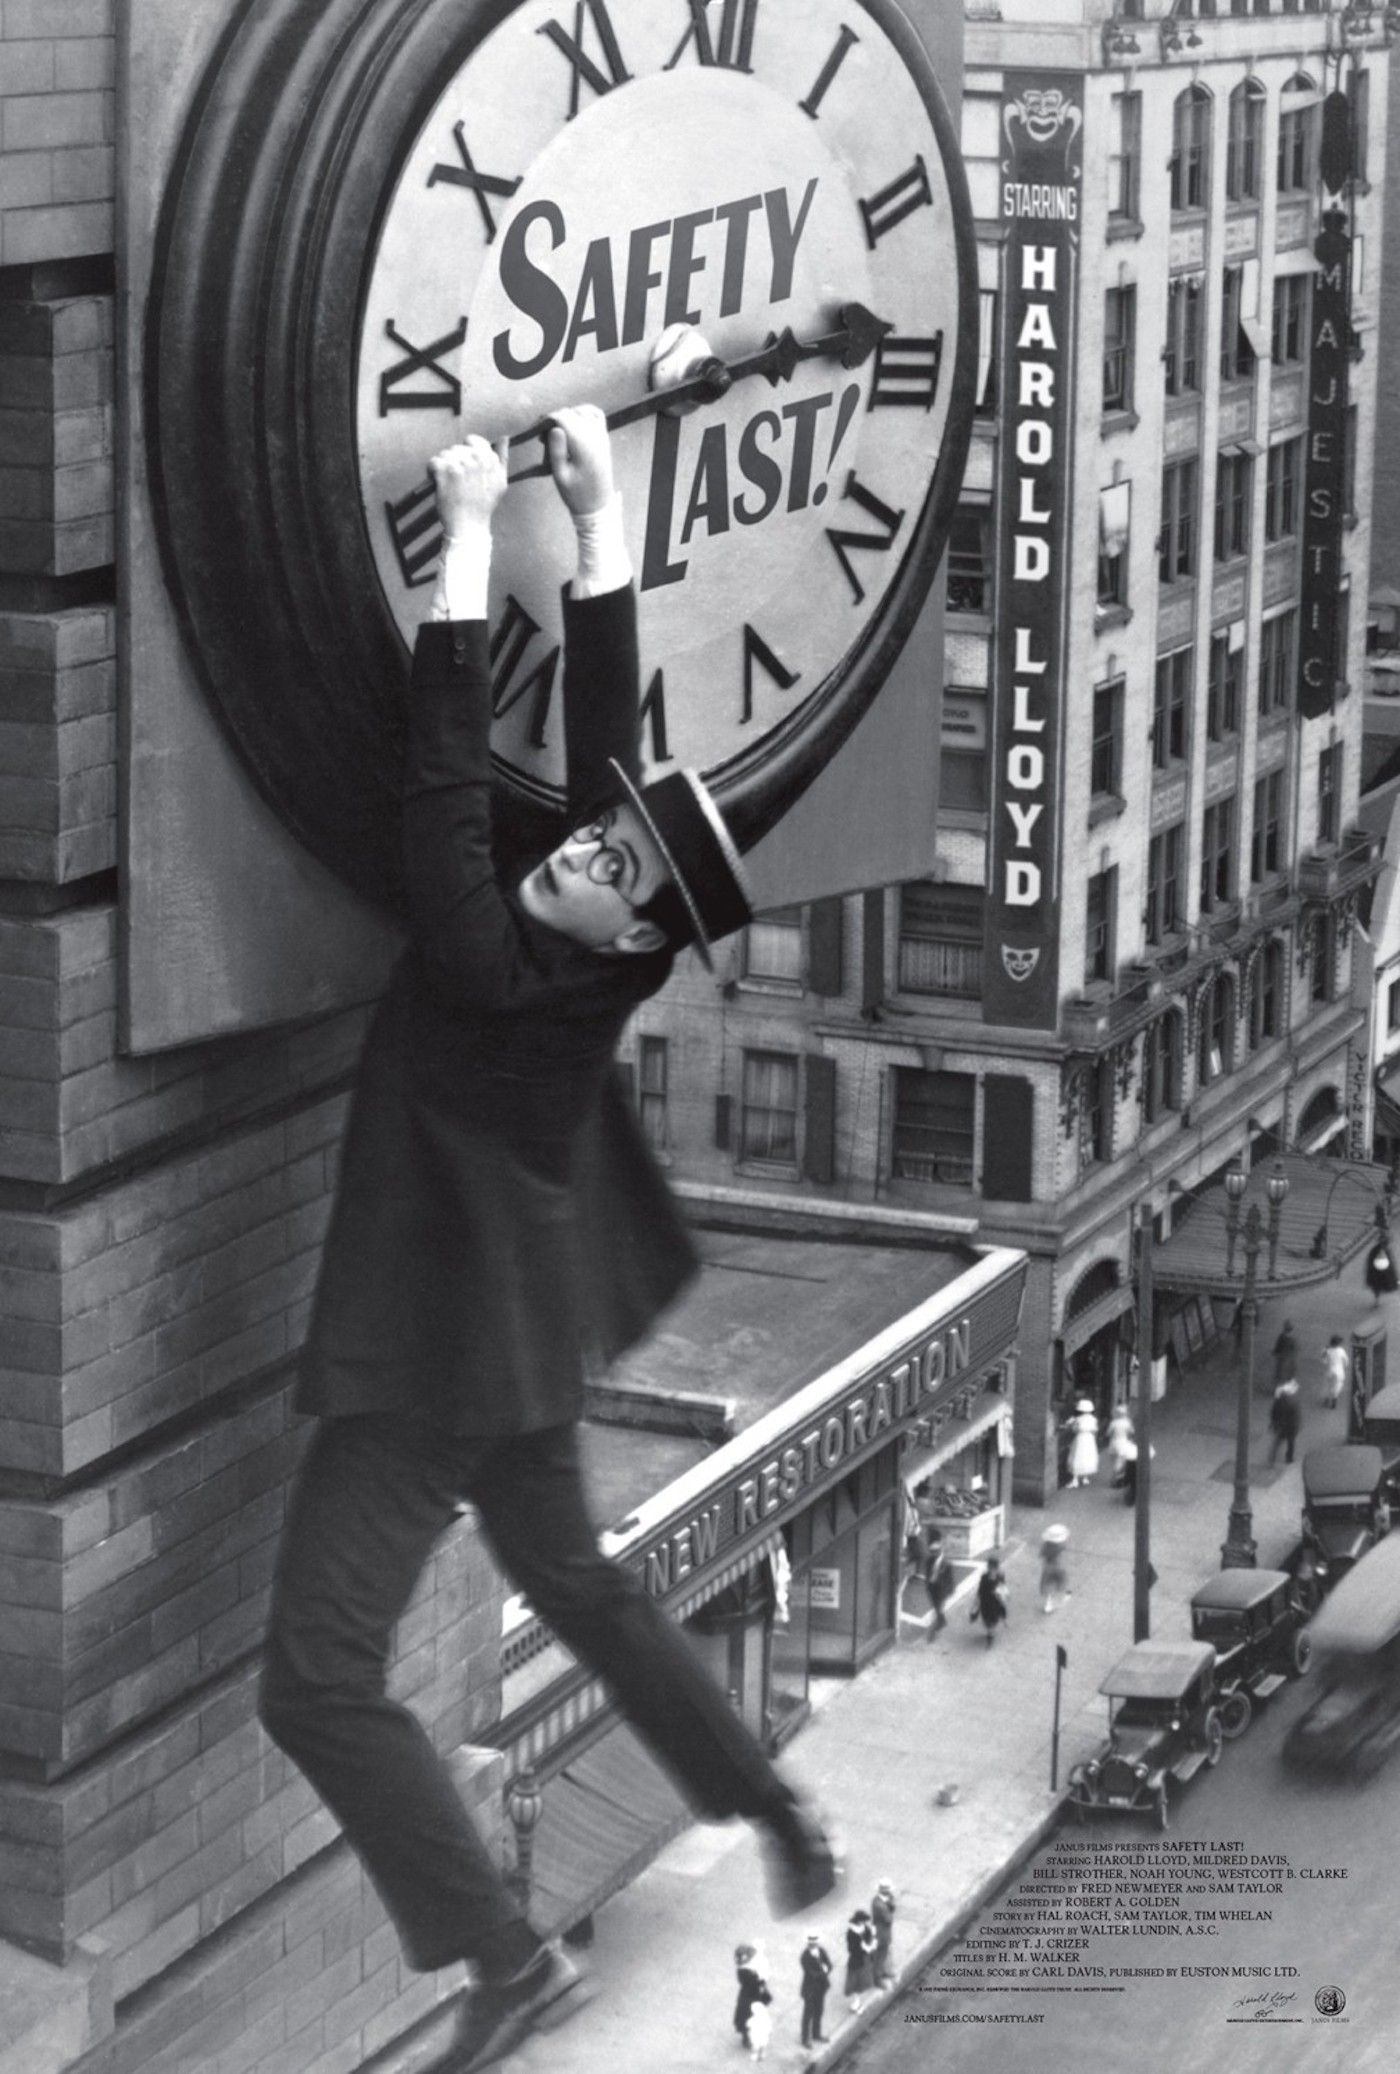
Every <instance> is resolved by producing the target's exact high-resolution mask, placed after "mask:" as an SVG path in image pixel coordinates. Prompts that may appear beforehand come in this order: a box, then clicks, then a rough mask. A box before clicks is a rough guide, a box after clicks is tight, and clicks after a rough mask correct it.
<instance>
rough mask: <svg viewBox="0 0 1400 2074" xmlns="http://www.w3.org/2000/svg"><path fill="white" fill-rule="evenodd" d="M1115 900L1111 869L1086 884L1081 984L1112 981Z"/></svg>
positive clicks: (1114, 875) (1114, 871) (1115, 884)
mask: <svg viewBox="0 0 1400 2074" xmlns="http://www.w3.org/2000/svg"><path fill="white" fill-rule="evenodd" d="M1117 900H1118V872H1117V868H1116V866H1114V865H1110V866H1109V868H1108V870H1107V871H1098V872H1095V874H1094V876H1093V877H1092V878H1091V879H1090V881H1089V897H1088V903H1087V906H1086V909H1085V915H1084V984H1085V985H1086V986H1088V985H1090V984H1091V983H1092V982H1093V981H1094V980H1096V979H1111V978H1112V977H1113V921H1114V909H1115V907H1116V906H1117Z"/></svg>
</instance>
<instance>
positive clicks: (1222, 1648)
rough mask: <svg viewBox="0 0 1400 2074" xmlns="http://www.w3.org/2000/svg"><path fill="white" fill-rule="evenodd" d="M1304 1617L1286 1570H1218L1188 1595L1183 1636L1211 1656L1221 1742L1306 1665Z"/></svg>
mask: <svg viewBox="0 0 1400 2074" xmlns="http://www.w3.org/2000/svg"><path fill="white" fill-rule="evenodd" d="M1310 1611H1311V1607H1310V1605H1309V1604H1308V1603H1307V1602H1306V1597H1305V1593H1304V1591H1303V1589H1302V1588H1301V1587H1300V1586H1299V1583H1298V1581H1297V1579H1296V1578H1294V1577H1291V1576H1290V1575H1289V1573H1288V1571H1287V1570H1221V1571H1219V1572H1218V1573H1217V1575H1216V1576H1214V1577H1208V1578H1207V1579H1206V1581H1205V1583H1204V1584H1199V1585H1197V1587H1196V1589H1195V1591H1193V1592H1192V1594H1191V1633H1192V1634H1193V1635H1194V1636H1195V1638H1196V1640H1197V1641H1198V1642H1209V1643H1210V1645H1211V1647H1212V1648H1213V1649H1214V1651H1215V1693H1216V1704H1217V1706H1218V1707H1219V1709H1220V1726H1221V1730H1222V1732H1223V1733H1224V1735H1225V1736H1226V1738H1227V1739H1231V1738H1233V1737H1235V1736H1242V1735H1243V1734H1244V1732H1245V1730H1246V1729H1247V1728H1248V1726H1249V1724H1250V1721H1251V1719H1252V1718H1253V1715H1254V1703H1255V1701H1256V1700H1265V1699H1268V1698H1269V1697H1270V1695H1271V1694H1273V1693H1275V1692H1277V1691H1278V1689H1279V1687H1280V1686H1281V1685H1283V1684H1285V1683H1286V1682H1287V1680H1288V1679H1289V1678H1301V1677H1302V1675H1303V1673H1304V1671H1306V1669H1307V1668H1308V1664H1309V1662H1310V1661H1311V1658H1312V1637H1311V1636H1310V1635H1309V1633H1308V1615H1309V1613H1310Z"/></svg>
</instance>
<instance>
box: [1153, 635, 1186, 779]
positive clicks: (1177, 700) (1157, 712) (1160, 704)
mask: <svg viewBox="0 0 1400 2074" xmlns="http://www.w3.org/2000/svg"><path fill="white" fill-rule="evenodd" d="M1190 703H1191V650H1190V649H1189V648H1174V649H1173V650H1172V652H1171V654H1170V655H1159V656H1158V658H1157V678H1156V683H1155V685H1154V688H1153V698H1152V768H1153V769H1154V770H1158V771H1162V770H1165V769H1166V767H1167V765H1168V764H1169V763H1179V762H1180V760H1181V758H1182V757H1183V756H1184V755H1185V754H1186V715H1187V712H1188V710H1189V708H1190Z"/></svg>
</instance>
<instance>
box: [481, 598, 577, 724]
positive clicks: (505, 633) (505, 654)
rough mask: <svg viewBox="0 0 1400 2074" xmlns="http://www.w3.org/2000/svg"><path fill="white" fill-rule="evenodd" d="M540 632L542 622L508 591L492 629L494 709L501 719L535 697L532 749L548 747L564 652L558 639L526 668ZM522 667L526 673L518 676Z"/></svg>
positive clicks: (492, 697)
mask: <svg viewBox="0 0 1400 2074" xmlns="http://www.w3.org/2000/svg"><path fill="white" fill-rule="evenodd" d="M539 631H540V623H539V621H538V620H537V619H532V618H531V616H530V614H529V613H528V612H527V611H526V610H525V607H524V606H523V605H522V604H521V602H520V600H519V598H516V597H513V596H511V595H509V594H507V597H506V602H505V607H504V610H503V611H502V614H501V617H500V619H499V620H498V621H497V623H496V625H495V627H494V628H493V629H492V632H491V646H490V651H489V652H490V657H491V711H492V713H493V714H494V715H495V717H496V718H497V719H498V720H499V719H500V717H501V715H502V714H503V713H509V711H510V710H511V708H512V706H518V705H519V703H520V701H521V700H522V699H523V698H527V697H528V698H531V699H532V704H531V707H530V718H529V723H528V725H527V727H526V730H525V739H526V741H527V742H528V743H529V744H530V747H531V748H532V749H543V748H544V746H545V734H544V731H545V724H546V722H547V721H548V719H549V707H550V701H551V700H552V698H553V697H554V679H555V675H556V673H557V671H558V668H559V654H560V649H559V644H558V643H557V642H556V644H555V645H554V647H553V648H551V649H550V650H549V653H548V654H547V655H543V656H541V657H540V659H539V660H538V662H535V663H533V664H532V665H531V666H530V668H529V669H524V664H525V660H526V656H527V654H528V651H529V648H530V645H531V643H532V642H533V641H534V638H535V636H536V635H537V634H538V633H539ZM522 670H523V671H524V674H523V675H520V676H517V674H516V673H517V672H518V671H522Z"/></svg>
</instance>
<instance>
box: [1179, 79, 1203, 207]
mask: <svg viewBox="0 0 1400 2074" xmlns="http://www.w3.org/2000/svg"><path fill="white" fill-rule="evenodd" d="M1209 189H1210V95H1209V94H1208V93H1207V92H1206V90H1205V88H1204V87H1203V86H1188V87H1187V88H1186V90H1185V92H1184V93H1180V94H1178V95H1177V97H1176V105H1175V106H1174V108H1173V109H1172V156H1171V191H1172V208H1173V209H1178V210H1180V209H1204V208H1205V206H1206V202H1207V201H1208V199H1209Z"/></svg>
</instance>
